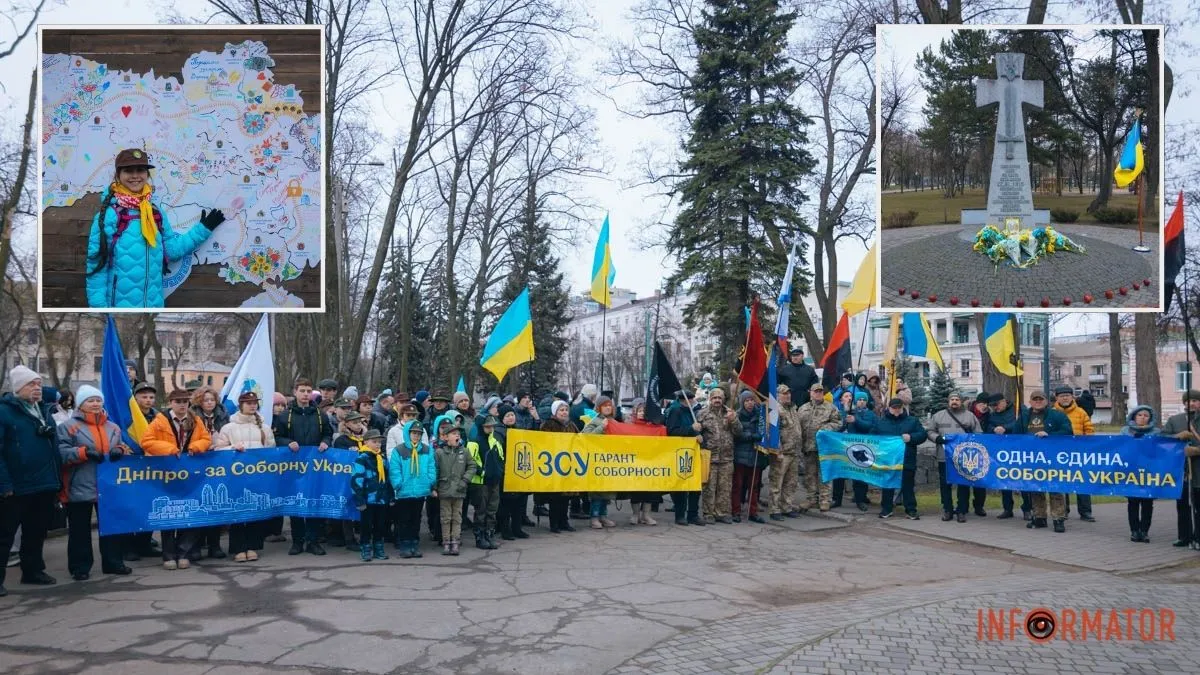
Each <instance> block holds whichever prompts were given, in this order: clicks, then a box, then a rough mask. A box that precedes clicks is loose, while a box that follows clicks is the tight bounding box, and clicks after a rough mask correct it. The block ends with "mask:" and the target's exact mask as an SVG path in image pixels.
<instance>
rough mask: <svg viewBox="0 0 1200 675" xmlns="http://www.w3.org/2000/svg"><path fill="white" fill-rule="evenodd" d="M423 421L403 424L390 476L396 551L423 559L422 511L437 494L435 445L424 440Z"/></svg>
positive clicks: (389, 472) (390, 467)
mask: <svg viewBox="0 0 1200 675" xmlns="http://www.w3.org/2000/svg"><path fill="white" fill-rule="evenodd" d="M424 433H425V430H424V429H423V428H422V427H421V423H420V422H418V421H416V420H409V421H408V422H405V423H404V430H403V433H402V436H401V437H402V438H403V439H404V443H403V444H402V445H399V446H397V447H395V448H393V449H392V452H391V456H390V457H389V459H388V478H389V479H391V481H392V491H393V492H395V493H396V513H395V521H396V550H397V551H399V552H400V557H401V558H420V557H421V550H420V543H421V510H422V508H423V506H424V504H425V498H426V497H429V496H435V497H436V496H437V491H436V489H435V488H436V487H437V462H436V460H435V459H434V456H433V448H431V447H429V446H428V445H426V444H425V443H422V442H421V438H422V437H423V435H424Z"/></svg>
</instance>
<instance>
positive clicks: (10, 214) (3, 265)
mask: <svg viewBox="0 0 1200 675" xmlns="http://www.w3.org/2000/svg"><path fill="white" fill-rule="evenodd" d="M34 18H35V19H36V18H37V14H36V13H35V14H34ZM36 99H37V71H34V73H33V75H32V77H31V78H30V82H29V104H28V106H27V107H26V108H25V123H24V125H23V126H22V132H21V153H20V159H19V160H18V162H17V173H16V176H14V178H13V183H12V191H11V192H10V193H9V194H8V195H6V196H5V198H4V202H3V203H0V278H2V277H4V276H6V275H7V274H8V259H9V258H10V257H11V256H12V226H13V221H14V220H15V219H16V215H17V209H18V207H19V206H20V205H21V194H22V192H23V191H24V190H25V177H26V175H27V174H28V172H29V164H30V158H31V157H32V154H33V144H32V141H31V140H30V138H31V136H32V129H33V108H34V104H35V101H36ZM34 208H37V209H39V210H40V209H41V208H42V207H41V205H40V204H39V205H37V206H35V207H34Z"/></svg>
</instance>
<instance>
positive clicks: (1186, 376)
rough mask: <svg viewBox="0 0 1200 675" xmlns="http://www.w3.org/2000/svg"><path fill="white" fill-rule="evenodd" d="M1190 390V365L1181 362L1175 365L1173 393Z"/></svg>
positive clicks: (1188, 362) (1187, 362)
mask: <svg viewBox="0 0 1200 675" xmlns="http://www.w3.org/2000/svg"><path fill="white" fill-rule="evenodd" d="M1191 388H1192V364H1191V362H1190V361H1182V362H1180V363H1176V364H1175V391H1187V390H1188V389H1191Z"/></svg>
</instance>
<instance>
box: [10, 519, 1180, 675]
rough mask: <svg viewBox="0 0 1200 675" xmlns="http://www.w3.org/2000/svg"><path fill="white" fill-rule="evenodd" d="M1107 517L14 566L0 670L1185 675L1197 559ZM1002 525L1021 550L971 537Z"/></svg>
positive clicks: (546, 537) (277, 549)
mask: <svg viewBox="0 0 1200 675" xmlns="http://www.w3.org/2000/svg"><path fill="white" fill-rule="evenodd" d="M1111 506H1118V507H1120V508H1121V509H1123V505H1098V506H1097V509H1096V513H1097V517H1098V518H1099V519H1100V522H1099V523H1096V524H1090V525H1085V524H1076V522H1075V521H1072V523H1071V526H1070V530H1069V532H1068V533H1067V534H1066V535H1053V534H1052V533H1049V532H1045V531H1041V532H1037V533H1032V532H1028V531H1027V530H1025V529H1024V528H1023V527H1022V526H1021V524H1020V523H1017V522H1015V521H1006V522H1005V521H995V519H994V518H990V519H988V520H987V522H976V519H972V522H969V523H967V524H962V525H960V524H957V523H942V522H940V521H938V520H937V519H936V518H933V519H929V518H927V519H925V520H922V521H919V522H917V523H909V522H908V521H889V522H883V521H879V520H878V519H877V518H874V517H873V514H871V517H869V518H855V517H852V516H850V515H847V514H842V515H840V516H838V517H836V518H822V517H804V518H800V519H796V520H789V521H786V522H784V523H782V524H775V523H770V524H767V525H754V524H751V523H742V524H739V525H732V526H709V527H705V528H696V527H676V526H674V525H671V524H666V523H664V524H661V525H659V526H658V527H653V528H651V527H637V528H634V527H632V526H629V525H625V524H624V522H625V521H626V520H627V518H626V517H625V516H626V513H625V512H620V513H617V514H616V516H618V520H619V521H620V522H621V523H622V524H621V527H619V528H617V529H616V530H613V531H604V532H592V531H586V530H582V529H581V530H580V531H579V532H577V533H574V534H567V535H551V534H549V532H548V531H547V530H546V529H544V527H543V528H542V529H539V530H537V531H536V532H535V535H534V537H533V538H531V539H528V540H525V541H519V542H508V543H505V544H504V547H503V548H502V549H501V550H499V551H494V552H486V551H479V550H475V549H474V548H467V549H465V550H464V554H463V555H462V556H461V557H459V558H445V557H442V556H439V555H432V554H431V553H432V547H431V546H427V548H426V557H424V558H422V559H421V560H419V561H415V562H414V561H403V560H399V559H392V560H388V561H386V562H374V563H370V564H362V563H359V562H357V560H356V556H354V555H353V554H351V553H349V552H344V551H336V552H331V554H330V555H327V556H325V557H322V558H318V557H314V556H309V555H303V556H298V557H289V556H287V555H286V554H285V548H286V544H272V545H268V546H269V548H268V550H267V551H266V553H265V554H264V556H263V558H262V560H261V561H259V562H258V563H250V564H240V565H239V564H235V563H231V562H224V561H222V562H216V561H213V562H206V563H204V564H203V565H202V566H200V568H199V569H192V570H187V571H174V572H167V571H164V570H162V569H161V568H159V567H158V566H157V565H155V564H153V563H137V564H136V571H135V573H134V574H133V575H131V576H128V577H103V576H100V575H97V577H98V578H95V579H93V580H91V581H87V582H83V583H75V582H71V581H69V579H68V580H65V581H62V582H60V584H59V585H58V586H55V587H51V588H36V589H33V588H30V587H28V586H21V585H19V584H17V583H16V582H17V579H16V578H15V577H16V576H17V575H18V574H19V573H17V572H16V570H15V569H14V568H10V572H12V573H13V574H12V575H10V577H9V584H8V585H9V589H10V595H9V597H7V598H4V599H0V671H2V672H5V673H39V674H40V673H56V672H62V673H66V672H71V673H75V672H89V673H110V672H111V673H116V672H120V673H140V672H154V673H162V672H169V673H171V674H172V675H175V674H176V673H180V674H187V673H223V672H229V673H235V672H236V673H246V672H276V671H290V672H326V671H358V672H371V673H387V672H403V673H425V672H429V673H521V674H522V675H525V674H529V673H556V674H558V673H605V672H639V673H641V672H647V673H669V672H680V673H682V672H756V671H760V670H761V671H769V670H771V671H778V672H805V669H811V670H812V671H813V672H837V670H836V669H837V668H841V669H842V670H844V671H845V672H856V673H861V672H883V671H888V670H894V671H896V672H901V671H903V672H920V670H921V669H928V670H930V672H932V671H934V670H937V671H938V672H968V669H973V670H974V671H981V672H991V670H989V669H994V670H996V671H1000V670H1004V671H1005V672H1029V668H1030V667H1032V664H1033V663H1035V662H1036V663H1038V664H1041V665H1043V666H1046V667H1048V668H1051V669H1053V670H1056V671H1057V672H1156V673H1157V672H1194V669H1191V670H1189V669H1188V667H1189V661H1188V659H1190V662H1191V663H1194V661H1195V658H1196V656H1197V655H1200V651H1198V649H1200V648H1198V647H1197V645H1200V604H1197V601H1198V600H1200V585H1198V584H1197V583H1196V582H1197V580H1198V579H1200V554H1196V553H1194V552H1193V553H1192V554H1188V553H1185V552H1179V551H1175V550H1174V549H1170V546H1169V545H1168V544H1167V537H1165V536H1163V535H1162V534H1160V535H1158V536H1157V538H1156V541H1155V543H1154V544H1151V545H1144V544H1133V543H1131V542H1128V536H1127V535H1125V536H1123V537H1122V536H1120V534H1121V533H1120V532H1117V531H1116V529H1117V526H1116V525H1114V524H1112V523H1113V522H1114V521H1116V520H1117V518H1116V515H1115V514H1112V513H1110V511H1112V509H1111V508H1109V507H1111ZM661 515H662V516H663V517H662V518H661V519H660V521H669V518H670V514H667V513H664V514H661ZM1156 516H1157V517H1156V524H1155V530H1157V531H1163V532H1165V531H1166V530H1168V529H1170V528H1172V527H1173V525H1174V513H1173V511H1171V510H1169V509H1166V508H1162V509H1161V512H1160V513H1159V514H1156ZM578 522H579V523H582V522H583V521H578ZM918 526H919V527H918ZM926 527H929V529H930V531H932V532H933V534H932V535H931V534H929V533H927V532H926V531H925V530H924V528H926ZM1086 528H1091V529H1086ZM1109 530H1112V531H1111V532H1110V531H1109ZM984 532H987V533H989V534H988V535H987V536H986V537H984V536H983V535H982V533H984ZM1013 532H1015V533H1016V535H1015V536H1016V537H1017V538H1024V537H1026V536H1027V537H1028V539H1029V540H1030V541H1037V542H1039V543H1038V544H1030V545H1027V546H1025V547H1024V548H1022V547H1020V546H1015V545H1013V544H1010V543H1004V544H1003V546H1002V547H999V548H997V547H995V546H992V545H979V544H978V543H975V540H980V541H983V542H985V543H987V544H993V543H996V542H994V541H991V540H992V539H998V538H1000V537H1001V536H1008V535H1009V534H1011V533H1013ZM1152 534H1153V532H1152ZM934 535H936V536H934ZM947 535H952V536H947ZM1053 537H1057V538H1058V539H1059V540H1061V541H1062V542H1063V544H1062V545H1063V546H1066V545H1067V542H1068V541H1069V542H1070V543H1071V544H1072V545H1075V546H1078V547H1080V548H1079V550H1080V551H1081V552H1083V555H1084V557H1087V558H1091V557H1093V556H1096V555H1099V554H1100V553H1102V552H1104V551H1105V550H1112V551H1120V552H1121V553H1120V555H1115V554H1114V556H1113V559H1117V558H1119V557H1121V556H1126V557H1128V558H1131V559H1132V558H1136V557H1138V556H1139V555H1140V556H1149V557H1150V558H1152V559H1154V560H1156V561H1157V560H1159V557H1158V556H1159V554H1160V552H1161V549H1163V548H1166V549H1169V550H1170V551H1171V554H1172V556H1173V557H1172V558H1171V559H1170V560H1168V561H1167V562H1168V563H1172V564H1174V565H1176V566H1174V567H1170V568H1167V569H1160V570H1157V571H1153V572H1136V573H1132V574H1129V573H1127V574H1122V575H1114V574H1111V573H1109V572H1104V571H1094V570H1089V569H1086V568H1084V567H1081V566H1078V565H1072V566H1068V565H1064V564H1060V563H1059V562H1054V559H1057V558H1058V557H1060V556H1058V554H1056V553H1054V552H1053V551H1050V550H1048V549H1047V548H1045V547H1044V546H1042V544H1041V542H1043V541H1051V540H1052V538H1053ZM1006 542H1007V540H1006ZM1006 549H1012V550H1016V551H1017V553H1016V554H1014V553H1011V552H1010V551H1009V550H1006ZM1127 549H1128V550H1127ZM1055 550H1057V547H1055ZM49 552H50V568H51V569H50V571H51V573H53V574H56V575H57V576H59V577H60V579H66V574H65V570H64V568H65V560H64V554H65V542H64V541H63V540H62V539H58V540H54V541H53V542H52V543H51V544H50V545H49ZM1175 554H1177V555H1175ZM1076 562H1077V563H1078V562H1081V561H1076ZM1093 566H1094V567H1098V566H1099V565H1093ZM1164 605H1165V606H1168V607H1171V608H1173V609H1174V610H1175V612H1176V614H1177V616H1178V621H1177V624H1176V633H1177V640H1176V642H1175V643H1173V644H1166V643H1161V644H1160V643H1155V644H1150V645H1141V644H1136V645H1131V644H1130V643H1116V644H1105V645H1096V644H1093V643H1088V644H1084V643H1062V644H1052V645H1033V644H1031V643H1029V641H1028V640H1027V639H1025V638H1021V639H1020V640H1017V641H1014V642H979V641H978V640H977V631H976V619H975V616H976V610H978V609H980V608H985V609H986V608H988V607H1009V606H1012V607H1026V608H1029V607H1034V606H1047V607H1056V608H1057V607H1081V608H1082V607H1109V606H1120V607H1124V606H1136V607H1143V606H1152V607H1159V606H1164ZM1039 650H1040V651H1039ZM1035 660H1036V661H1035Z"/></svg>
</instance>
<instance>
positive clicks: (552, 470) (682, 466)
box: [504, 429, 701, 492]
mask: <svg viewBox="0 0 1200 675" xmlns="http://www.w3.org/2000/svg"><path fill="white" fill-rule="evenodd" d="M507 454H508V461H507V462H505V467H504V490H505V491H506V492H694V491H698V490H700V488H701V484H700V473H701V466H700V462H701V459H700V445H699V443H697V442H696V439H695V438H677V437H670V436H606V435H600V434H556V433H549V432H544V431H524V430H519V429H511V430H509V432H508V453H507Z"/></svg>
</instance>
